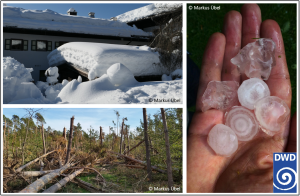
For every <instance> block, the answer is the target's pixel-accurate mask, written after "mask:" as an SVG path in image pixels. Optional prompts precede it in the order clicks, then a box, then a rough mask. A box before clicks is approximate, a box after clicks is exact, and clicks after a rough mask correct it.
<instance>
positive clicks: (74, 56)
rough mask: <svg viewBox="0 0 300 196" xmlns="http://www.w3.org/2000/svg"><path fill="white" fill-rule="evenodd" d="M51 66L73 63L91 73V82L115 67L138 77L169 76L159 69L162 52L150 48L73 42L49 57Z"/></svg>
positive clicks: (89, 76)
mask: <svg viewBox="0 0 300 196" xmlns="http://www.w3.org/2000/svg"><path fill="white" fill-rule="evenodd" d="M48 62H49V65H50V66H57V65H60V64H63V63H65V62H69V63H72V64H73V65H74V66H77V67H79V68H80V69H81V70H85V71H86V72H89V74H88V78H89V80H93V79H94V78H96V77H101V76H102V75H103V74H105V73H106V70H107V69H108V68H109V67H110V66H111V65H113V64H115V63H122V64H123V65H125V66H126V67H127V68H128V69H129V70H130V71H131V72H132V73H133V75H134V76H146V75H162V74H166V73H168V72H167V71H166V70H164V69H162V68H161V67H160V66H159V65H158V64H159V63H160V60H159V54H158V52H154V49H152V48H150V47H148V46H127V45H117V44H103V43H87V42H71V43H67V44H64V45H62V46H60V47H58V48H57V49H55V50H53V51H52V52H51V53H50V54H49V55H48Z"/></svg>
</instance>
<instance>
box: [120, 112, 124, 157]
mask: <svg viewBox="0 0 300 196" xmlns="http://www.w3.org/2000/svg"><path fill="white" fill-rule="evenodd" d="M123 132H124V118H123V122H122V130H121V140H120V151H119V153H120V154H121V153H122V136H123Z"/></svg>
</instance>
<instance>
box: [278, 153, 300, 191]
mask: <svg viewBox="0 0 300 196" xmlns="http://www.w3.org/2000/svg"><path fill="white" fill-rule="evenodd" d="M297 182H298V178H297V155H296V153H273V192H274V193H296V192H297V186H296V185H297Z"/></svg>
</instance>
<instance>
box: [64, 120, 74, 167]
mask: <svg viewBox="0 0 300 196" xmlns="http://www.w3.org/2000/svg"><path fill="white" fill-rule="evenodd" d="M73 123H74V116H72V118H71V122H70V134H69V143H68V149H67V156H66V161H65V163H67V162H68V161H69V157H70V153H71V147H72V139H73Z"/></svg>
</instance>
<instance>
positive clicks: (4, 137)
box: [3, 120, 8, 166]
mask: <svg viewBox="0 0 300 196" xmlns="http://www.w3.org/2000/svg"><path fill="white" fill-rule="evenodd" d="M5 132H6V120H5V123H4V128H3V140H4V148H6V149H7V146H6V143H7V142H6V135H5V134H6V133H5ZM6 165H7V166H8V157H7V158H6Z"/></svg>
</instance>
